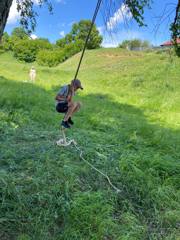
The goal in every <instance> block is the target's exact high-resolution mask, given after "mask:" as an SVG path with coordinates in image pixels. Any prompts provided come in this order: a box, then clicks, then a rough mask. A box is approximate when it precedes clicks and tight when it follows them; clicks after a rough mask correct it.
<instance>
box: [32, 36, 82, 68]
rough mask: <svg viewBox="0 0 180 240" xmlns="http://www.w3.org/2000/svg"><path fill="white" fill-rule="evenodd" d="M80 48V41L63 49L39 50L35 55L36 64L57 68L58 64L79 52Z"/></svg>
mask: <svg viewBox="0 0 180 240" xmlns="http://www.w3.org/2000/svg"><path fill="white" fill-rule="evenodd" d="M82 46H83V45H82V41H77V42H76V43H70V44H68V45H66V46H65V47H64V48H57V49H54V50H41V51H39V53H38V55H37V62H38V64H40V65H43V66H49V67H54V66H57V65H58V64H59V63H61V62H63V61H65V60H66V59H68V58H70V57H72V56H73V55H74V54H76V53H78V52H79V51H81V49H82Z"/></svg>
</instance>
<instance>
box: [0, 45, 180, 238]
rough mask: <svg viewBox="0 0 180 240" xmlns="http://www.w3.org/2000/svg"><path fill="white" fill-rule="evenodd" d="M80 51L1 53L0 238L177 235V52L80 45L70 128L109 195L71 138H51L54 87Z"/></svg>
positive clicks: (56, 118) (55, 126) (55, 119)
mask: <svg viewBox="0 0 180 240" xmlns="http://www.w3.org/2000/svg"><path fill="white" fill-rule="evenodd" d="M78 59H79V54H78V55H76V56H74V57H73V58H71V59H69V60H68V61H67V62H65V63H63V64H61V65H59V66H58V67H55V68H46V67H40V66H38V65H37V64H36V63H35V64H33V65H34V66H35V67H36V69H37V81H36V83H35V84H30V83H27V82H25V81H27V80H28V72H29V69H30V67H31V65H30V64H24V63H20V62H17V61H16V60H15V59H14V58H13V57H12V55H11V54H10V53H6V54H1V55H0V169H1V170H0V239H18V240H76V239H77V240H111V239H112V240H145V239H148V240H159V239H163V240H176V239H178V238H179V236H180V235H179V231H178V229H179V223H180V218H179V216H180V213H179V181H178V180H179V175H178V174H179V172H180V165H179V158H180V154H179V153H180V151H179V146H180V128H179V127H180V125H179V124H180V115H179V114H180V113H179V106H180V98H179V95H180V94H179V90H180V81H179V80H180V59H178V58H176V57H171V58H170V57H169V56H168V55H166V54H156V53H141V52H127V51H123V50H120V49H100V50H93V51H87V53H86V56H85V59H84V62H83V64H82V68H81V71H80V75H79V78H80V79H81V80H82V83H83V85H84V88H85V89H84V91H79V93H78V94H77V96H76V97H75V98H76V100H80V101H81V102H82V104H83V108H82V110H81V111H80V112H79V113H78V114H77V115H76V116H75V117H74V121H75V126H74V127H73V129H72V130H69V131H68V136H69V137H72V138H75V139H76V141H77V142H78V144H79V146H80V147H81V149H82V150H83V151H84V157H85V158H86V159H87V160H88V161H90V162H91V163H92V164H94V165H95V166H96V167H97V168H99V169H101V170H102V171H103V172H104V173H106V174H108V176H109V177H110V178H111V180H112V182H113V183H114V184H115V185H116V186H117V187H118V188H120V189H121V193H119V194H117V193H116V192H115V191H114V190H113V189H112V188H111V187H110V186H109V185H108V183H107V181H106V180H105V179H104V178H103V177H102V176H101V175H99V174H98V173H96V172H94V171H93V170H92V169H91V168H89V166H87V165H85V163H84V162H82V161H81V160H80V158H79V153H78V152H77V151H76V149H75V148H74V147H73V146H72V147H69V148H60V147H57V146H56V144H55V142H56V140H58V138H59V124H60V120H61V118H62V116H61V115H58V114H57V113H56V112H55V107H54V97H55V95H56V93H57V91H58V89H59V87H60V86H61V85H63V84H65V83H67V82H70V80H71V79H72V78H73V76H74V73H75V69H76V66H77V62H78Z"/></svg>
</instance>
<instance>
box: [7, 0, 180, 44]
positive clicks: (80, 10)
mask: <svg viewBox="0 0 180 240" xmlns="http://www.w3.org/2000/svg"><path fill="white" fill-rule="evenodd" d="M104 1H109V0H104ZM177 1H178V0H171V1H170V0H154V3H153V4H152V9H151V10H149V9H146V11H145V15H144V17H145V23H146V24H147V25H148V26H147V27H143V28H140V27H138V25H137V24H136V23H135V21H134V20H133V19H132V18H131V14H130V13H129V12H128V10H127V9H126V8H125V7H124V6H122V5H119V9H118V8H117V12H116V14H115V15H114V14H112V15H111V19H109V28H111V31H113V30H114V29H116V33H112V34H111V35H110V34H109V33H108V31H107V30H105V29H106V28H105V24H104V21H103V16H102V12H100V13H99V15H98V17H97V20H96V25H97V27H98V29H99V30H100V32H101V34H102V35H103V37H104V41H103V46H105V47H113V46H116V45H117V44H118V43H120V42H122V41H123V40H125V39H133V38H140V39H143V40H149V41H150V42H151V43H152V44H154V45H159V44H160V43H162V42H164V41H166V40H168V39H169V38H170V32H169V29H168V28H169V27H168V26H169V22H172V20H173V17H174V14H173V9H174V8H175V4H176V3H177ZM34 3H35V10H37V12H38V14H39V17H38V18H37V28H36V31H35V32H34V33H33V34H34V35H33V36H34V37H35V36H37V37H45V38H48V39H49V40H50V41H51V42H55V41H56V40H57V39H59V38H61V37H63V36H64V34H66V33H68V32H69V31H70V30H71V27H72V24H73V23H74V22H78V21H79V20H81V19H91V18H92V15H93V12H94V9H95V6H96V0H86V1H85V0H52V4H53V14H52V15H50V14H49V12H48V10H47V7H43V8H39V7H38V5H37V3H38V0H34ZM169 3H171V4H169ZM164 11H165V13H166V14H167V15H168V13H170V12H172V14H171V15H170V16H169V17H168V18H165V17H164V18H165V19H164V20H163V19H162V22H161V24H160V27H159V29H158V31H157V32H156V31H155V25H157V24H158V22H159V20H160V16H161V15H162V14H163V12H164ZM122 12H123V16H126V17H127V20H128V26H125V24H124V21H123V18H122ZM18 19H19V15H18V12H17V10H16V3H15V0H14V2H13V5H12V7H11V11H10V16H9V19H8V23H7V25H6V29H5V31H7V32H8V33H10V32H11V31H12V29H13V28H14V27H16V26H18V25H19V23H18Z"/></svg>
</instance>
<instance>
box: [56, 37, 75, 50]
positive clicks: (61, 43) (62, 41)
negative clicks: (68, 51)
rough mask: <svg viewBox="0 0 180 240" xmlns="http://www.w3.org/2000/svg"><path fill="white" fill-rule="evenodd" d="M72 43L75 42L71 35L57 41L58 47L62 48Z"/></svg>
mask: <svg viewBox="0 0 180 240" xmlns="http://www.w3.org/2000/svg"><path fill="white" fill-rule="evenodd" d="M72 42H73V37H72V35H71V34H70V33H69V34H66V36H65V37H64V38H61V39H59V40H57V41H56V45H57V46H58V47H60V48H64V47H65V46H66V45H68V44H71V43H72Z"/></svg>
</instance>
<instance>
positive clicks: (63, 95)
mask: <svg viewBox="0 0 180 240" xmlns="http://www.w3.org/2000/svg"><path fill="white" fill-rule="evenodd" d="M78 89H81V90H83V87H82V85H81V81H80V80H79V79H75V80H72V81H71V84H68V85H65V86H63V87H62V88H61V89H60V90H59V92H58V94H57V96H56V98H55V99H56V111H57V112H59V113H65V116H64V119H63V121H62V122H61V126H63V127H64V128H70V124H71V125H73V124H74V123H73V121H72V119H71V117H72V115H73V114H74V113H75V112H77V111H79V109H80V107H81V103H80V102H73V101H72V97H73V96H74V95H75V92H76V91H77V90H78Z"/></svg>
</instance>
